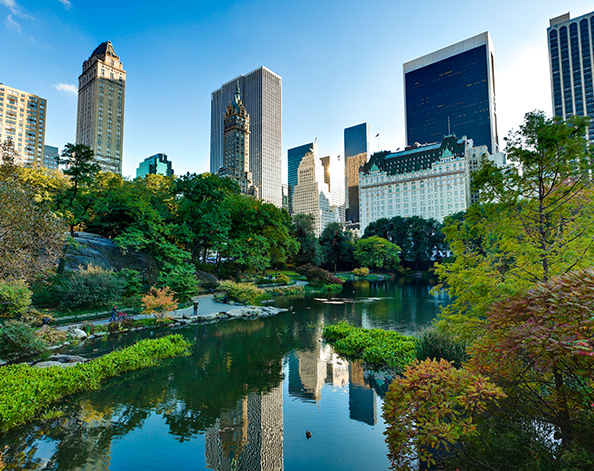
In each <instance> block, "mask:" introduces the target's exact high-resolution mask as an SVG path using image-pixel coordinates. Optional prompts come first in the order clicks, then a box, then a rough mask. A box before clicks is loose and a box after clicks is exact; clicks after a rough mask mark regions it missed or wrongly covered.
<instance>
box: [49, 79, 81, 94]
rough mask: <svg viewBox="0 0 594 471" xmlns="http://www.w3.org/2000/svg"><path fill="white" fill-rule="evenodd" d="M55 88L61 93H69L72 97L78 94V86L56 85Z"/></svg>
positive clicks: (69, 84)
mask: <svg viewBox="0 0 594 471" xmlns="http://www.w3.org/2000/svg"><path fill="white" fill-rule="evenodd" d="M54 87H55V88H56V90H58V91H59V92H64V93H69V94H72V95H77V94H78V88H76V85H74V84H73V83H62V82H60V83H55V84H54Z"/></svg>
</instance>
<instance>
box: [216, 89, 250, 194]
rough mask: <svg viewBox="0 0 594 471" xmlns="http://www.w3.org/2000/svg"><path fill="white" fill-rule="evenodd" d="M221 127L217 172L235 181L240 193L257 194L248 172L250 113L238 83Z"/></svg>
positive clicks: (222, 176)
mask: <svg viewBox="0 0 594 471" xmlns="http://www.w3.org/2000/svg"><path fill="white" fill-rule="evenodd" d="M223 127H224V133H225V153H224V156H223V166H222V167H221V168H220V169H219V171H218V172H217V173H218V175H219V176H220V177H221V178H230V179H231V180H233V181H234V182H235V183H237V184H238V185H239V189H240V191H241V193H242V194H244V195H252V196H257V192H256V190H255V188H254V186H253V185H252V173H251V172H250V115H249V114H248V113H247V111H246V110H245V106H244V104H243V103H242V101H241V93H240V91H239V84H238V85H237V89H236V91H235V96H234V97H233V100H231V103H229V105H228V106H227V110H226V111H225V119H224V126H223Z"/></svg>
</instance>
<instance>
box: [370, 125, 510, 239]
mask: <svg viewBox="0 0 594 471" xmlns="http://www.w3.org/2000/svg"><path fill="white" fill-rule="evenodd" d="M484 155H486V156H487V157H488V158H489V159H491V160H493V161H494V162H495V163H496V164H497V165H498V166H501V165H504V164H505V159H504V156H503V154H501V153H498V154H495V155H489V153H488V148H487V146H476V147H475V146H474V143H473V140H472V139H467V138H466V137H462V139H457V138H456V137H455V136H447V137H445V138H444V139H443V141H441V142H439V143H435V144H425V145H414V146H408V147H406V148H405V150H403V151H400V152H396V153H393V154H387V155H386V154H385V153H377V154H374V155H373V156H372V157H371V158H370V159H369V162H368V163H367V164H366V165H365V167H364V168H363V170H362V171H361V173H360V174H359V185H360V188H361V195H360V197H361V233H363V232H364V231H365V228H366V227H367V226H368V225H369V224H370V223H371V222H373V221H377V220H378V219H381V218H392V217H395V216H402V217H409V216H421V217H423V218H425V219H436V220H438V221H443V219H444V218H445V217H446V216H449V215H451V214H454V213H457V212H459V211H464V210H466V209H467V208H468V207H469V206H470V205H471V204H472V203H473V202H474V199H475V196H474V195H471V193H470V181H471V175H472V173H473V172H474V171H475V170H476V169H478V168H479V166H480V161H481V159H482V157H483V156H484Z"/></svg>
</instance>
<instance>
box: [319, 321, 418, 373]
mask: <svg viewBox="0 0 594 471" xmlns="http://www.w3.org/2000/svg"><path fill="white" fill-rule="evenodd" d="M324 338H326V339H327V340H330V341H335V342H336V343H335V344H334V349H335V350H336V352H337V353H338V354H339V355H345V356H350V357H355V358H357V359H362V360H364V361H366V362H367V363H372V364H376V365H381V366H389V367H390V368H394V369H395V370H398V371H401V370H402V369H403V368H404V367H405V366H406V365H407V364H408V363H410V362H411V361H413V360H414V358H415V341H414V338H413V337H409V336H406V335H403V334H400V333H398V332H394V331H391V330H383V329H362V328H360V327H354V326H351V325H349V324H348V323H346V322H340V323H338V324H336V325H333V326H327V327H325V328H324Z"/></svg>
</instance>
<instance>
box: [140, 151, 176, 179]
mask: <svg viewBox="0 0 594 471" xmlns="http://www.w3.org/2000/svg"><path fill="white" fill-rule="evenodd" d="M147 175H163V176H165V177H172V176H173V167H172V166H171V161H169V160H167V155H166V154H155V155H151V156H150V157H147V158H146V159H144V160H143V161H142V162H140V165H139V166H138V168H137V169H136V177H137V178H138V177H146V176H147Z"/></svg>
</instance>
